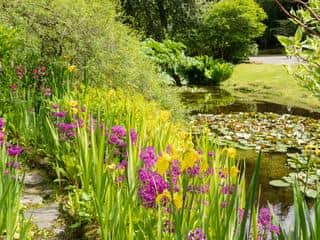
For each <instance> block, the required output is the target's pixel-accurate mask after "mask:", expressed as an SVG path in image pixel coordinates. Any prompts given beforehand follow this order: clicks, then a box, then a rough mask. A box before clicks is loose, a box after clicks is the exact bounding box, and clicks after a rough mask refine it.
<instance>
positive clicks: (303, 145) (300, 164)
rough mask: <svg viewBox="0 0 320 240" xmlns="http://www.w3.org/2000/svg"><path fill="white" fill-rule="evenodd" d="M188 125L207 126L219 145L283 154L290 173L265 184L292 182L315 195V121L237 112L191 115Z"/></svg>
mask: <svg viewBox="0 0 320 240" xmlns="http://www.w3.org/2000/svg"><path fill="white" fill-rule="evenodd" d="M192 125H193V126H194V127H193V132H194V133H195V134H197V133H200V132H201V131H202V129H204V128H209V129H210V130H211V131H210V134H211V136H213V137H215V138H218V139H219V140H220V142H221V144H222V145H233V146H235V147H237V148H240V149H244V150H248V149H257V148H261V149H262V151H264V152H282V153H287V157H288V159H287V164H288V166H289V167H290V169H292V172H291V173H289V174H288V175H287V176H284V177H282V178H281V179H277V180H272V181H270V182H269V184H270V185H272V186H274V187H289V186H292V185H293V184H294V183H295V182H296V183H297V184H298V187H299V188H300V190H301V192H303V193H304V194H305V195H306V196H307V197H310V198H316V197H317V196H318V194H319V193H320V150H319V149H318V147H317V146H320V128H319V125H320V121H319V120H317V119H312V118H307V117H301V116H294V115H289V114H284V115H279V114H275V113H256V112H245V113H244V112H240V113H232V114H218V115H212V114H199V115H197V116H195V117H194V118H193V120H192ZM292 151H293V152H294V153H288V152H292Z"/></svg>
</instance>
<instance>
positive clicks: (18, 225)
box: [0, 145, 30, 240]
mask: <svg viewBox="0 0 320 240" xmlns="http://www.w3.org/2000/svg"><path fill="white" fill-rule="evenodd" d="M0 157H1V158H0V159H1V161H0V239H6V240H11V239H21V240H25V239H27V238H26V233H27V232H28V231H29V230H30V223H29V222H28V221H26V220H25V219H24V217H23V213H22V211H21V210H22V206H21V203H20V198H21V195H22V183H21V181H20V180H19V174H18V172H17V170H16V169H14V168H12V167H10V169H8V166H10V165H11V164H12V161H17V159H10V158H11V157H9V156H8V155H7V153H6V146H3V145H2V146H0ZM19 232H20V233H21V235H20V237H17V236H19V234H17V233H19Z"/></svg>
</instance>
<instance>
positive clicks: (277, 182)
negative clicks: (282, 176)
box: [269, 180, 290, 187]
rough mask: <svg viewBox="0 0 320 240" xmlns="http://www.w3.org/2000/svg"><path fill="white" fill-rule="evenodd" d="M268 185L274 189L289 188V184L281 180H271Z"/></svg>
mask: <svg viewBox="0 0 320 240" xmlns="http://www.w3.org/2000/svg"><path fill="white" fill-rule="evenodd" d="M269 184H270V185H271V186H274V187H290V183H288V182H285V181H283V180H272V181H270V182H269Z"/></svg>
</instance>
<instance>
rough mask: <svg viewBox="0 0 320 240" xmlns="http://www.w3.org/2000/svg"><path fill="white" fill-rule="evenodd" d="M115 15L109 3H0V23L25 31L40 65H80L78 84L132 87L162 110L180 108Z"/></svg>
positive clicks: (15, 0)
mask: <svg viewBox="0 0 320 240" xmlns="http://www.w3.org/2000/svg"><path fill="white" fill-rule="evenodd" d="M115 15H116V14H115V10H114V6H113V4H112V3H111V1H90V2H88V1H85V0H79V1H77V3H76V4H74V1H72V0H58V1H50V0H39V1H35V0H26V1H19V0H13V1H5V0H0V22H1V23H4V24H6V25H8V26H11V27H14V28H16V29H18V30H19V31H20V32H22V33H21V34H22V35H23V36H25V37H24V38H23V39H24V42H23V44H24V49H25V50H30V51H31V52H32V53H34V56H35V59H37V60H38V64H39V63H42V64H44V65H48V64H49V63H50V64H54V63H58V62H64V63H65V62H67V63H68V64H69V65H76V66H77V68H78V72H79V76H78V77H79V78H78V80H81V81H88V82H89V83H90V84H91V85H96V86H102V85H104V86H109V87H115V88H117V87H122V88H125V89H131V90H134V91H137V92H143V93H144V96H145V97H146V98H148V99H157V100H159V101H160V102H161V103H162V105H163V106H167V107H170V106H177V105H179V104H178V103H177V102H178V100H177V99H178V98H177V97H175V94H174V92H173V91H171V90H170V89H169V88H167V82H166V81H165V79H164V78H163V77H161V75H160V74H158V72H157V70H156V68H155V67H154V65H153V64H152V63H151V62H150V60H148V59H147V58H146V57H145V55H144V54H143V52H142V51H141V46H140V42H139V40H138V38H137V37H136V36H135V35H134V34H133V33H132V31H131V30H130V29H129V28H128V27H126V26H125V25H123V24H121V23H119V22H117V21H116V20H115ZM23 54H25V53H24V52H21V53H20V55H23ZM29 56H30V55H29ZM29 56H26V57H25V58H24V59H26V62H27V60H30V57H29ZM14 64H17V65H20V64H21V65H23V64H22V63H21V62H15V63H14ZM142 66H143V67H142ZM75 80H76V79H75ZM163 92H166V94H165V95H164V94H163Z"/></svg>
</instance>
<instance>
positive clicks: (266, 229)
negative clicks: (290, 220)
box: [258, 208, 280, 240]
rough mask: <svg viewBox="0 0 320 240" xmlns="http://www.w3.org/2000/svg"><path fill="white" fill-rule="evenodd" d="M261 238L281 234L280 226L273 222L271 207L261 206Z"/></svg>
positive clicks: (259, 225)
mask: <svg viewBox="0 0 320 240" xmlns="http://www.w3.org/2000/svg"><path fill="white" fill-rule="evenodd" d="M258 227H259V236H258V239H259V240H263V239H269V238H270V236H271V235H276V236H279V234H280V227H279V226H278V225H275V224H272V215H271V211H270V208H261V209H260V211H259V216H258Z"/></svg>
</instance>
